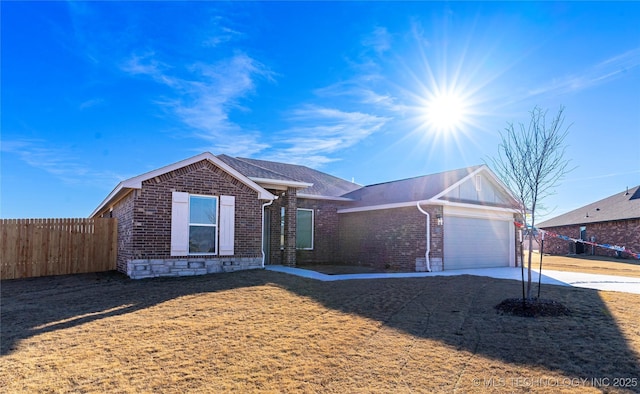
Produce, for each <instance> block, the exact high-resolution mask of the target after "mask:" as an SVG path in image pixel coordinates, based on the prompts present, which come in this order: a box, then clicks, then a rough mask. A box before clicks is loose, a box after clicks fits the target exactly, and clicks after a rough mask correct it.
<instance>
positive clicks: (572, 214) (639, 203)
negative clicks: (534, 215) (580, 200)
mask: <svg viewBox="0 0 640 394" xmlns="http://www.w3.org/2000/svg"><path fill="white" fill-rule="evenodd" d="M636 218H640V186H636V187H634V188H631V189H629V190H626V191H622V192H619V193H616V194H614V195H612V196H609V197H607V198H603V199H602V200H599V201H596V202H594V203H591V204H587V205H585V206H582V207H580V208H577V209H574V210H573V211H569V212H567V213H565V214H562V215H559V216H556V217H554V218H552V219H549V220H546V221H544V222H542V223H540V224H539V225H538V227H542V228H544V227H557V226H568V225H572V224H587V223H597V222H609V221H613V220H627V219H636Z"/></svg>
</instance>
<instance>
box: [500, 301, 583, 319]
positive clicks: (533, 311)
mask: <svg viewBox="0 0 640 394" xmlns="http://www.w3.org/2000/svg"><path fill="white" fill-rule="evenodd" d="M496 309H497V310H498V312H500V313H503V314H508V315H513V316H523V317H555V316H568V315H570V314H571V311H570V310H569V309H568V308H567V307H566V306H564V305H562V304H561V303H559V302H557V301H554V300H545V299H539V300H538V299H533V300H527V299H525V300H524V301H523V299H522V298H508V299H506V300H504V301H502V302H501V303H499V304H498V305H496Z"/></svg>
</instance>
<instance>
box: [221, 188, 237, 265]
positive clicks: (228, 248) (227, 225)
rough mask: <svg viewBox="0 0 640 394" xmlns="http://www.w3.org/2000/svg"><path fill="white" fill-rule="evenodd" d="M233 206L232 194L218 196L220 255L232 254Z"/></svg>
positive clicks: (234, 204)
mask: <svg viewBox="0 0 640 394" xmlns="http://www.w3.org/2000/svg"><path fill="white" fill-rule="evenodd" d="M235 207H236V198H235V197H234V196H220V248H219V249H220V256H233V241H234V236H235V234H234V232H235V223H236V220H235Z"/></svg>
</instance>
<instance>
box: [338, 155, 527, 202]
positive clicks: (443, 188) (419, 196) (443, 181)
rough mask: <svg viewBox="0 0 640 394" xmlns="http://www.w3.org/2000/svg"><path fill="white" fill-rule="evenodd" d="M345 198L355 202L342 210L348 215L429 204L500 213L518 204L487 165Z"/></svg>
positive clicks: (357, 192)
mask: <svg viewBox="0 0 640 394" xmlns="http://www.w3.org/2000/svg"><path fill="white" fill-rule="evenodd" d="M476 176H480V179H481V181H480V186H481V190H480V191H477V190H476V186H475V184H476V183H475V182H476V178H475V177H476ZM483 185H484V186H483ZM483 187H484V190H483V189H482V188H483ZM343 197H348V198H350V199H353V200H355V202H354V203H352V204H350V206H349V208H345V209H343V210H342V211H344V212H350V211H357V210H361V209H385V208H390V207H399V206H408V205H414V204H415V203H417V202H426V201H430V202H432V203H441V204H447V203H461V204H473V205H483V206H493V207H498V208H500V209H502V208H507V209H512V208H513V207H514V206H515V205H516V204H517V202H516V199H515V198H514V197H513V196H512V195H511V192H510V191H509V190H508V189H507V188H506V187H505V186H504V185H503V184H502V183H501V182H500V181H499V180H498V178H497V177H496V176H495V175H494V174H493V172H491V170H490V169H489V168H488V167H487V166H486V165H477V166H472V167H466V168H459V169H457V170H451V171H445V172H440V173H436V174H431V175H424V176H419V177H415V178H408V179H402V180H398V181H391V182H385V183H379V184H375V185H369V186H365V187H363V188H361V189H358V190H355V191H353V192H351V193H347V194H345V195H343Z"/></svg>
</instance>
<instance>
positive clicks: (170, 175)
mask: <svg viewBox="0 0 640 394" xmlns="http://www.w3.org/2000/svg"><path fill="white" fill-rule="evenodd" d="M514 206H516V200H515V199H514V197H513V195H512V194H511V192H510V191H509V190H508V189H507V188H506V187H505V186H504V185H503V184H502V183H501V182H500V181H499V180H498V179H497V178H496V176H495V174H494V173H493V172H492V171H491V170H490V169H489V168H488V167H487V166H485V165H479V166H474V167H469V168H462V169H458V170H453V171H446V172H442V173H437V174H432V175H426V176H421V177H415V178H410V179H403V180H398V181H392V182H386V183H380V184H375V185H369V186H361V185H358V184H355V183H352V182H349V181H346V180H344V179H340V178H337V177H335V176H332V175H329V174H326V173H323V172H320V171H317V170H314V169H311V168H308V167H305V166H301V165H293V164H286V163H278V162H272V161H265V160H255V159H247V158H234V157H230V156H227V155H213V154H212V153H209V152H205V153H202V154H199V155H197V156H194V157H191V158H188V159H185V160H182V161H179V162H177V163H173V164H170V165H167V166H165V167H162V168H158V169H156V170H154V171H151V172H148V173H145V174H142V175H139V176H136V177H133V178H130V179H127V180H125V181H122V182H120V183H119V184H118V185H117V186H116V188H115V189H114V190H113V191H112V192H111V193H110V194H109V195H108V196H107V197H106V198H105V200H104V201H103V202H102V203H101V204H100V205H99V206H98V207H97V208H96V209H95V210H94V211H93V213H92V214H91V217H115V218H117V220H118V258H117V269H118V270H119V271H121V272H124V273H126V274H127V275H129V276H130V277H132V278H147V277H157V276H178V275H198V274H206V273H213V272H226V271H234V270H240V269H252V268H262V267H264V266H265V264H276V265H287V266H295V265H296V264H304V263H334V264H335V263H340V264H357V265H367V266H374V267H378V268H381V269H387V270H395V271H404V272H410V271H428V270H431V271H436V270H452V269H462V268H477V267H497V266H515V264H516V258H517V255H518V253H517V251H516V247H517V244H516V239H517V236H516V235H517V234H516V231H517V230H516V228H515V225H514V219H516V215H517V210H516V209H514V208H513V207H514Z"/></svg>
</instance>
